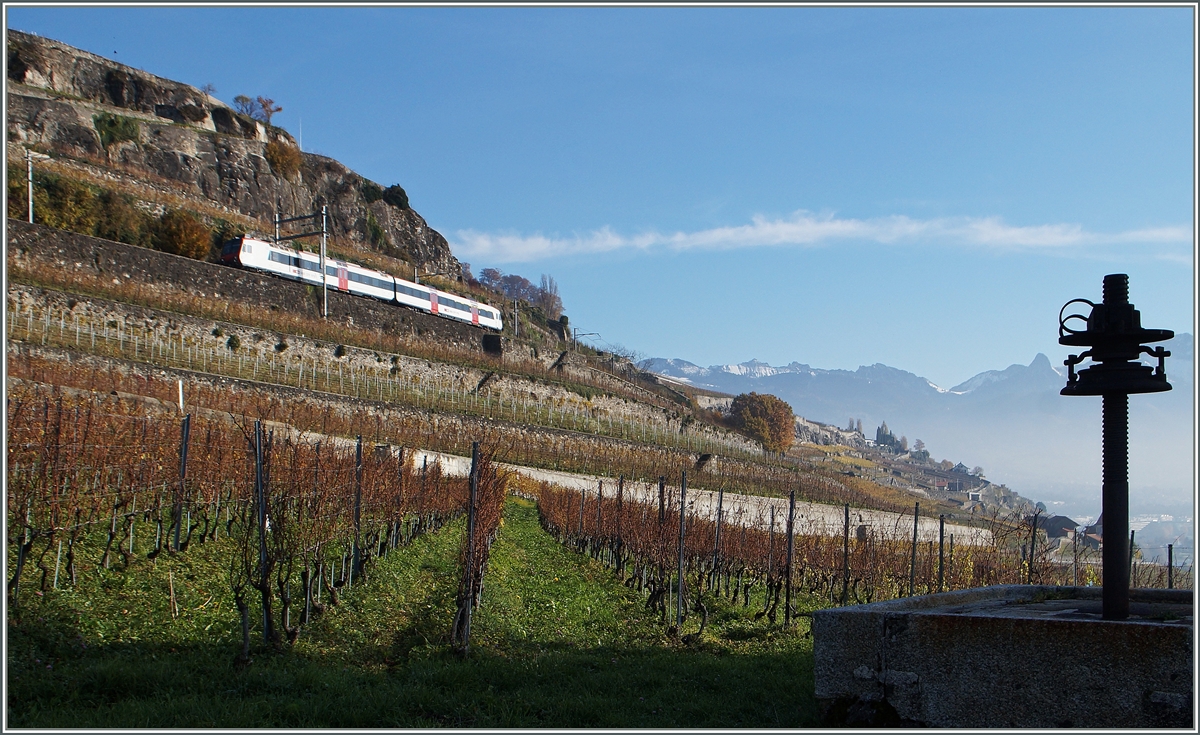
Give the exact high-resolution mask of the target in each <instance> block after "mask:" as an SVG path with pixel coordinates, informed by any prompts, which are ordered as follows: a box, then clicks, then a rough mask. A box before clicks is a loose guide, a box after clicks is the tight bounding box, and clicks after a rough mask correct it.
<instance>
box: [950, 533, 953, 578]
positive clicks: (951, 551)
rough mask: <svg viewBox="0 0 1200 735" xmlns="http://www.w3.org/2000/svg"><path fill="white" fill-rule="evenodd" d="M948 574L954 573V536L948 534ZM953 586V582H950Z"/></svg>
mask: <svg viewBox="0 0 1200 735" xmlns="http://www.w3.org/2000/svg"><path fill="white" fill-rule="evenodd" d="M950 572H951V573H953V572H954V534H953V533H951V534H950ZM951 584H953V581H951Z"/></svg>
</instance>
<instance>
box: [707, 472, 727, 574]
mask: <svg viewBox="0 0 1200 735" xmlns="http://www.w3.org/2000/svg"><path fill="white" fill-rule="evenodd" d="M710 497H711V496H710ZM724 503H725V486H724V485H722V486H721V487H719V488H717V533H716V538H714V539H713V563H712V574H711V575H710V577H711V580H710V582H709V585H708V586H709V587H710V588H711V587H713V586H715V585H714V584H713V582H715V581H716V580H717V576H716V575H717V562H718V561H719V560H720V558H721V511H722V507H723V506H724Z"/></svg>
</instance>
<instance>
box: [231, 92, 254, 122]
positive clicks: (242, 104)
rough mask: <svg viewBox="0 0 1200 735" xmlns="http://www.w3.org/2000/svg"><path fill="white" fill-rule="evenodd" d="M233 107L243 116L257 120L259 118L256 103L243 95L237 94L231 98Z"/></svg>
mask: <svg viewBox="0 0 1200 735" xmlns="http://www.w3.org/2000/svg"><path fill="white" fill-rule="evenodd" d="M233 107H234V109H235V110H237V111H238V112H239V113H241V114H243V115H249V116H250V117H253V118H257V117H258V116H259V112H258V103H257V102H255V101H254V100H252V99H250V98H249V97H247V96H246V95H244V94H239V95H238V96H237V97H234V98H233Z"/></svg>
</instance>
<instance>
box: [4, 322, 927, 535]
mask: <svg viewBox="0 0 1200 735" xmlns="http://www.w3.org/2000/svg"><path fill="white" fill-rule="evenodd" d="M38 349H40V348H33V347H31V346H28V345H20V344H12V343H10V345H9V376H10V377H14V378H18V379H22V380H30V381H33V382H36V383H43V384H49V385H60V386H74V387H78V388H81V389H86V390H95V391H99V392H109V391H119V392H122V393H130V394H135V395H140V396H147V397H152V398H155V399H157V400H158V401H161V402H163V403H167V404H177V402H178V382H177V380H176V379H175V376H167V375H164V374H160V373H159V372H157V371H153V370H150V369H148V368H147V369H136V368H133V367H131V368H130V369H128V370H124V371H114V370H112V369H110V367H109V366H108V365H107V364H106V363H103V362H100V361H91V360H88V359H86V358H83V359H79V358H74V361H73V362H67V361H64V360H62V359H59V358H57V356H54V357H52V358H47V357H44V356H41V354H40V353H38ZM186 403H187V405H188V406H194V407H198V408H202V409H211V410H215V411H219V412H221V413H225V414H234V415H242V414H247V415H253V416H259V417H261V418H263V419H264V420H268V421H278V422H281V423H284V424H287V425H289V426H294V427H296V428H297V429H300V430H302V431H311V432H314V433H319V434H342V435H354V434H356V433H363V434H370V435H372V436H374V437H378V440H379V441H383V442H388V443H391V444H395V445H402V446H409V447H420V448H423V449H429V450H436V451H443V452H449V453H453V454H459V455H466V454H469V453H470V450H471V442H472V441H474V440H479V441H480V442H481V443H483V444H484V445H485V446H489V447H494V448H495V450H496V452H497V455H496V456H497V458H498V459H502V460H503V461H506V462H512V463H514V464H520V465H524V466H529V467H542V468H546V469H554V470H564V471H570V472H579V473H591V474H599V475H608V474H610V473H611V468H613V467H622V468H625V469H626V471H627V473H628V476H629V477H631V478H639V479H642V480H653V479H654V478H657V477H658V476H659V475H660V474H663V473H668V474H669V475H671V476H676V475H678V473H679V472H681V471H685V470H686V471H689V472H690V473H691V474H692V475H693V477H694V482H695V483H696V484H699V485H704V486H707V487H717V486H723V487H725V488H726V489H727V490H728V491H729V492H739V493H744V494H750V495H774V496H776V497H779V496H783V495H786V494H787V492H788V491H789V490H790V489H791V488H795V487H799V491H798V494H797V497H799V498H801V499H803V500H811V501H815V502H821V503H833V504H840V503H844V502H849V503H850V504H851V505H853V506H856V507H864V508H878V509H881V510H888V511H893V512H903V511H904V510H905V509H906V508H907V507H908V506H907V505H902V504H901V503H900V502H899V498H900V497H901V496H900V494H899V493H896V492H893V491H889V492H885V491H884V490H883V489H882V488H880V487H879V486H877V485H875V484H874V483H871V482H870V481H868V480H866V479H863V478H860V477H846V476H845V475H841V474H840V473H838V472H837V471H836V470H835V469H833V468H826V467H807V468H804V469H799V468H797V467H795V466H793V465H780V464H768V463H765V462H751V461H747V460H741V459H737V458H728V457H722V456H716V455H711V454H708V453H702V454H699V455H698V454H697V453H695V452H689V451H686V450H682V449H673V448H668V447H662V446H653V445H646V444H640V443H637V442H627V441H618V440H600V439H597V438H594V437H589V436H587V435H583V434H579V433H574V432H564V431H554V430H536V429H524V430H522V431H520V432H514V431H513V430H512V429H511V427H504V426H498V425H487V424H484V423H482V422H479V421H475V420H472V419H471V418H470V417H467V416H461V415H457V414H430V413H427V412H424V411H419V410H414V409H411V408H405V407H401V406H392V405H387V404H384V403H375V402H370V403H366V402H358V403H350V402H346V403H342V404H336V403H334V402H331V401H328V400H320V399H317V398H316V397H315V396H314V397H312V398H311V400H310V399H309V398H299V397H297V396H296V395H295V394H292V395H288V394H286V393H283V392H281V391H278V390H272V389H270V388H267V387H262V388H257V387H254V386H251V385H243V386H241V390H239V391H230V390H229V389H228V388H227V387H225V386H222V385H220V384H219V381H218V380H211V379H204V380H196V381H189V382H187V385H186ZM335 406H336V407H335Z"/></svg>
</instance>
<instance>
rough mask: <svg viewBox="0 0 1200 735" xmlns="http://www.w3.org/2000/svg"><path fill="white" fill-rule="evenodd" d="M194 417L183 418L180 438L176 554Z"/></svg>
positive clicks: (176, 508)
mask: <svg viewBox="0 0 1200 735" xmlns="http://www.w3.org/2000/svg"><path fill="white" fill-rule="evenodd" d="M191 426H192V415H191V414H190V413H189V414H188V415H186V416H184V417H183V426H182V428H181V429H180V438H179V489H178V490H176V491H175V552H176V553H178V552H179V527H180V525H182V524H183V492H184V490H183V485H184V482H185V481H186V480H187V456H188V437H189V435H190V434H191Z"/></svg>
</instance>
